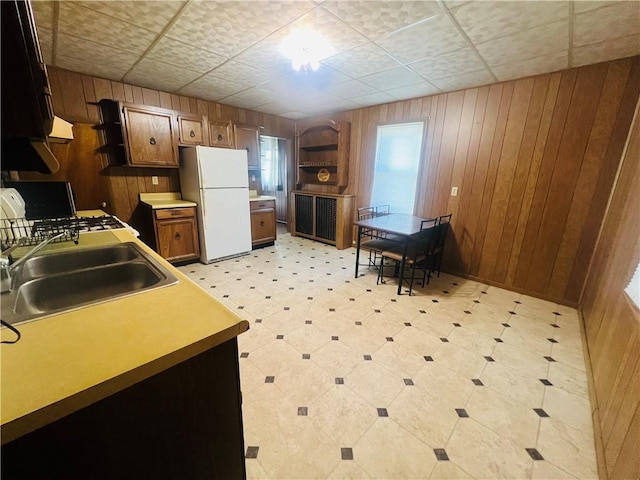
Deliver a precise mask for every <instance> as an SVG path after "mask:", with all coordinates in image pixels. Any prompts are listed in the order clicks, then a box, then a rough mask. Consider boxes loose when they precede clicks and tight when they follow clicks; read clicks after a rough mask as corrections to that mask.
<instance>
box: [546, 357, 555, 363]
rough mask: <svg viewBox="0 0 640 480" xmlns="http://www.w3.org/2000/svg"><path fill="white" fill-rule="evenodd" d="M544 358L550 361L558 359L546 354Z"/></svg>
mask: <svg viewBox="0 0 640 480" xmlns="http://www.w3.org/2000/svg"><path fill="white" fill-rule="evenodd" d="M544 359H545V360H546V361H548V362H555V361H556V359H555V358H553V357H547V356H545V357H544Z"/></svg>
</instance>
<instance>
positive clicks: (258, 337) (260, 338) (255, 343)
mask: <svg viewBox="0 0 640 480" xmlns="http://www.w3.org/2000/svg"><path fill="white" fill-rule="evenodd" d="M273 339H274V335H273V332H272V331H271V330H270V329H268V328H267V327H265V326H264V325H263V324H262V323H255V322H252V323H251V324H250V326H249V330H247V331H246V332H244V333H243V334H242V335H239V336H238V350H239V351H240V352H253V351H255V350H257V349H258V348H260V347H262V346H263V345H266V344H267V343H269V342H271V341H273Z"/></svg>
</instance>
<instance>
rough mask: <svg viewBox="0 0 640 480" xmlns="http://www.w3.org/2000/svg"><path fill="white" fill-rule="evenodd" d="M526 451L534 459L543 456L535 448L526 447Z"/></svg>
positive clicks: (540, 458)
mask: <svg viewBox="0 0 640 480" xmlns="http://www.w3.org/2000/svg"><path fill="white" fill-rule="evenodd" d="M526 450H527V453H528V454H529V456H530V457H531V458H532V459H534V460H544V457H543V456H542V455H540V452H539V451H538V450H536V449H535V448H527V449H526Z"/></svg>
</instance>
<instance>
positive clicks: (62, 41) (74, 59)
mask: <svg viewBox="0 0 640 480" xmlns="http://www.w3.org/2000/svg"><path fill="white" fill-rule="evenodd" d="M137 60H138V55H136V54H134V53H131V52H125V51H123V50H119V49H117V48H112V47H107V46H105V45H98V44H96V43H93V42H90V41H88V40H83V39H80V38H76V37H72V36H71V35H65V34H64V33H58V43H57V52H56V61H55V66H56V67H60V68H65V69H67V70H73V71H75V72H80V73H84V74H87V75H95V76H97V77H103V78H109V79H112V80H121V79H122V77H123V76H124V75H125V73H127V72H128V71H129V69H130V68H131V67H132V66H133V65H134V64H135V63H136V61H137Z"/></svg>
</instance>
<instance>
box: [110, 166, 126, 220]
mask: <svg viewBox="0 0 640 480" xmlns="http://www.w3.org/2000/svg"><path fill="white" fill-rule="evenodd" d="M125 170H126V167H108V172H109V193H110V197H111V205H112V209H113V212H114V214H115V215H116V216H117V217H118V218H120V219H121V220H123V221H125V222H129V221H131V213H132V209H131V203H130V202H129V188H128V187H127V176H126V174H125Z"/></svg>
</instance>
